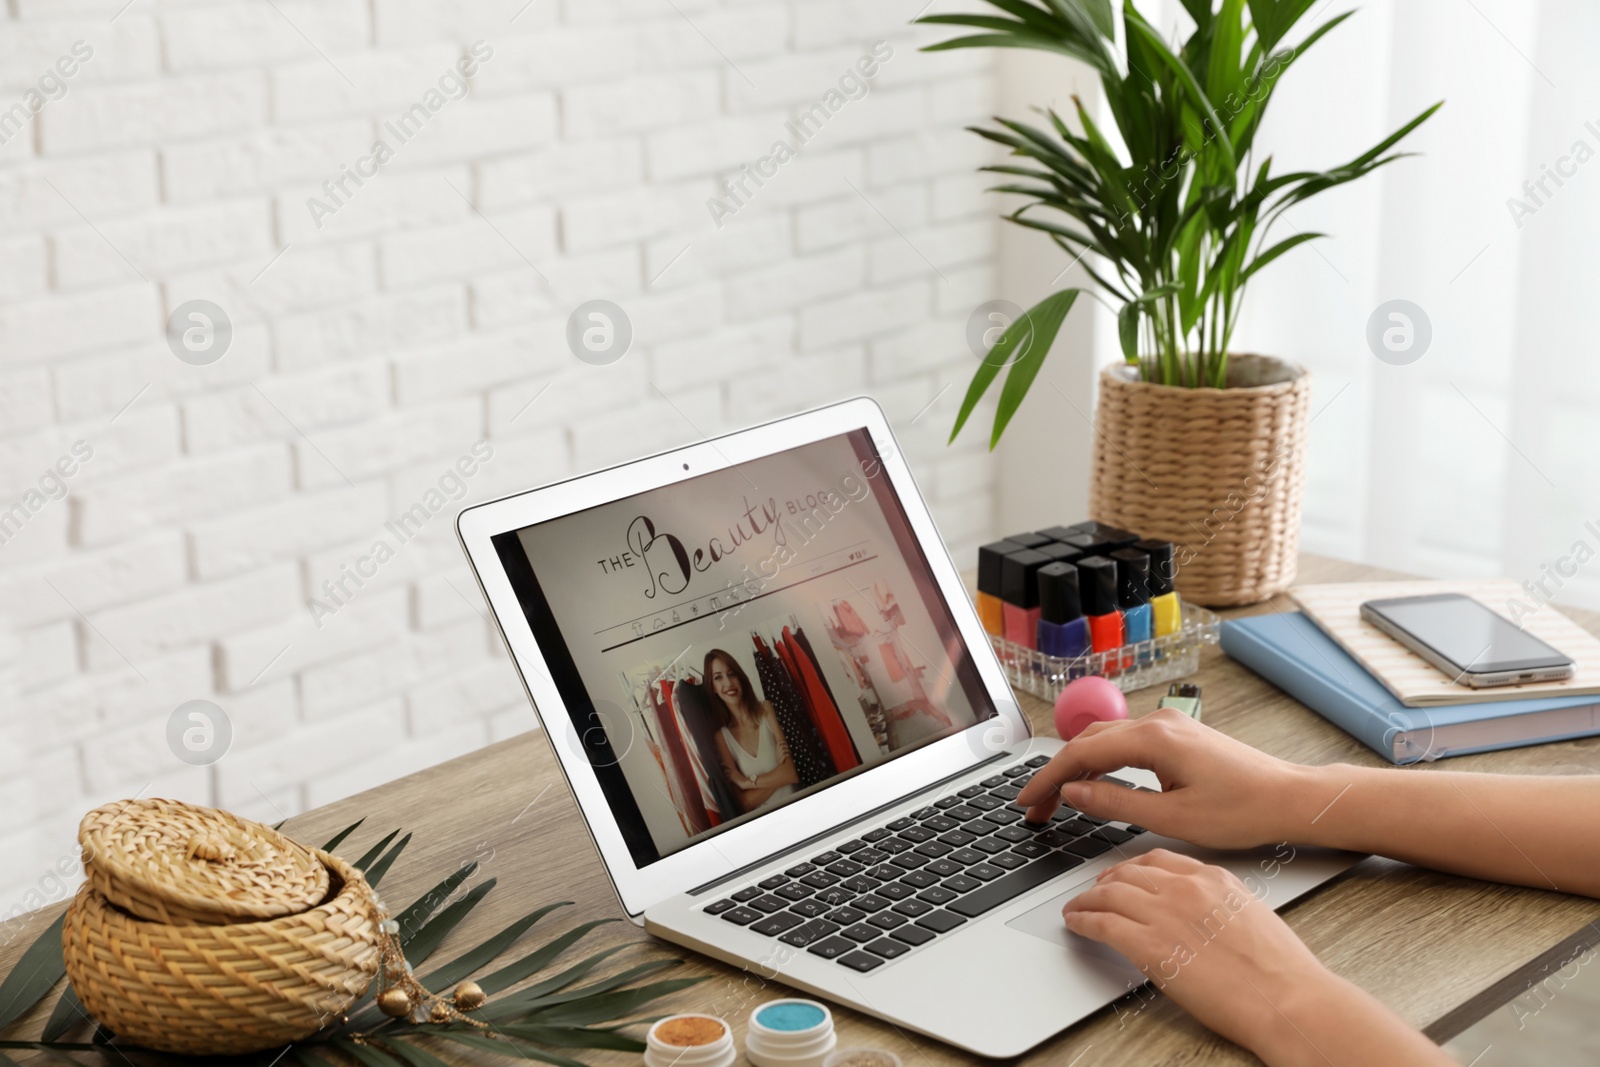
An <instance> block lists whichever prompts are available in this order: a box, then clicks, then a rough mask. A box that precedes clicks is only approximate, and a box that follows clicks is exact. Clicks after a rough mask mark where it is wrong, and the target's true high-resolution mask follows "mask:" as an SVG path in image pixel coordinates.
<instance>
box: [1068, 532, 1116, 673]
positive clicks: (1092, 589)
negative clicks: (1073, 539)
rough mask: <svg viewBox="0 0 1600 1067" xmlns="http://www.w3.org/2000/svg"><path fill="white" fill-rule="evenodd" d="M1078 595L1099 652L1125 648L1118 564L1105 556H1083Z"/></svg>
mask: <svg viewBox="0 0 1600 1067" xmlns="http://www.w3.org/2000/svg"><path fill="white" fill-rule="evenodd" d="M1076 566H1077V568H1078V596H1079V597H1080V599H1081V600H1082V602H1083V614H1084V616H1085V617H1086V618H1087V620H1088V622H1089V640H1090V642H1091V645H1092V647H1093V649H1094V651H1096V652H1109V651H1111V650H1112V649H1115V648H1121V647H1122V613H1121V612H1120V611H1118V610H1117V564H1116V562H1115V561H1114V560H1109V559H1107V558H1106V557H1104V556H1088V557H1085V558H1084V559H1080V560H1079V561H1078V562H1077V564H1076Z"/></svg>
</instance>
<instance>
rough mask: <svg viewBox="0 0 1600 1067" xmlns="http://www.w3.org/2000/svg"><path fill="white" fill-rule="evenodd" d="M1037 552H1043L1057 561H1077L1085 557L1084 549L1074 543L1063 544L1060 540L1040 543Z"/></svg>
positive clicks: (1053, 560)
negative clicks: (1045, 543) (1044, 543)
mask: <svg viewBox="0 0 1600 1067" xmlns="http://www.w3.org/2000/svg"><path fill="white" fill-rule="evenodd" d="M1034 551H1035V552H1043V553H1044V554H1045V555H1047V556H1049V557H1050V559H1051V561H1052V562H1055V563H1076V562H1077V561H1078V560H1080V559H1082V558H1083V549H1081V548H1077V547H1075V546H1073V545H1067V544H1062V543H1061V542H1060V541H1051V542H1050V543H1049V544H1048V545H1040V546H1039V547H1038V548H1036V549H1034Z"/></svg>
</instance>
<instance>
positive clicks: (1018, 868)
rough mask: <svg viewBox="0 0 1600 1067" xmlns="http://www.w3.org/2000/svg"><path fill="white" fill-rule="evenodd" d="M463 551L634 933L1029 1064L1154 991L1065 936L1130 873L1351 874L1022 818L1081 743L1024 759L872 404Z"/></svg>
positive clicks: (1334, 864) (963, 598) (951, 574)
mask: <svg viewBox="0 0 1600 1067" xmlns="http://www.w3.org/2000/svg"><path fill="white" fill-rule="evenodd" d="M457 530H458V533H459V535H460V539H461V543H462V546H463V548H464V549H465V551H466V554H467V557H468V559H469V560H470V561H471V564H472V567H473V569H474V571H475V572H476V574H477V578H478V581H479V583H480V585H481V586H482V588H483V592H484V594H485V596H486V597H487V599H488V602H489V604H490V606H491V608H492V609H493V612H494V615H495V619H496V621H497V623H498V625H499V628H500V632H501V634H502V636H503V637H504V639H505V643H506V647H507V648H508V650H509V651H510V654H511V658H512V659H513V661H514V662H515V664H516V667H517V670H518V671H519V673H520V674H521V677H522V680H523V684H524V686H525V687H526V689H527V691H528V695H529V698H530V699H531V700H532V702H533V704H534V706H535V708H536V709H537V711H538V712H539V716H540V719H541V721H542V723H543V726H544V733H545V734H546V736H547V737H548V738H549V740H550V743H551V745H552V746H553V748H554V751H555V755H556V758H557V760H558V762H559V763H560V766H561V769H562V772H563V774H564V775H565V777H566V779H567V782H568V784H569V785H570V786H571V788H572V792H573V794H574V796H575V797H576V800H577V805H578V809H579V811H580V812H581V813H582V816H583V819H584V821H585V823H586V824H587V826H588V829H589V832H590V834H591V835H592V836H593V838H594V843H595V847H596V848H597V849H598V850H599V852H600V856H601V859H602V860H603V862H604V864H605V868H606V871H607V872H608V874H609V876H610V878H611V881H612V883H613V885H614V886H615V888H616V892H617V895H618V897H619V898H620V900H621V902H622V906H623V908H624V909H625V910H626V912H627V914H628V916H629V918H630V919H632V921H633V922H635V923H637V924H639V925H642V926H643V927H644V928H645V929H646V930H648V931H649V932H651V933H652V934H655V935H657V936H659V937H661V938H664V939H666V940H668V941H672V942H675V943H677V944H679V945H683V946H686V947H688V948H691V949H694V950H697V951H699V952H702V953H705V954H706V955H708V956H712V957H715V958H717V959H719V960H723V961H726V962H727V963H730V964H733V965H734V966H738V967H743V968H746V969H748V970H749V971H751V972H753V973H754V974H756V975H757V976H759V978H760V979H761V980H763V981H778V982H782V983H784V984H786V985H788V986H791V987H794V988H796V989H800V990H804V991H806V992H808V993H811V994H815V995H817V996H820V997H824V998H827V999H829V1000H832V1001H834V1002H837V1003H839V1004H845V1005H849V1006H850V1007H852V1008H855V1009H858V1010H860V1011H862V1012H865V1013H867V1014H869V1015H874V1016H877V1017H879V1018H882V1019H885V1020H888V1021H890V1022H892V1023H894V1024H895V1025H896V1026H899V1027H902V1028H904V1029H907V1030H912V1031H915V1032H917V1033H920V1034H924V1035H927V1036H928V1037H931V1038H935V1039H938V1040H940V1041H944V1042H947V1043H949V1044H951V1045H954V1046H956V1047H958V1048H961V1049H965V1050H967V1051H969V1052H972V1053H976V1054H978V1055H981V1056H990V1057H1008V1056H1015V1055H1017V1054H1019V1053H1022V1052H1024V1051H1026V1050H1027V1049H1029V1048H1031V1047H1033V1046H1034V1045H1036V1044H1038V1043H1040V1042H1041V1041H1044V1040H1046V1039H1047V1038H1049V1037H1050V1036H1051V1035H1053V1034H1055V1033H1057V1032H1059V1031H1061V1030H1062V1029H1064V1028H1066V1027H1068V1026H1071V1025H1072V1024H1073V1023H1075V1022H1077V1021H1079V1020H1081V1019H1083V1018H1085V1017H1087V1016H1089V1015H1092V1014H1093V1013H1095V1012H1097V1011H1099V1010H1100V1009H1102V1008H1103V1007H1105V1006H1106V1005H1107V1004H1110V1003H1111V1002H1112V1001H1115V1000H1117V999H1118V998H1121V997H1124V996H1126V995H1128V994H1129V993H1130V992H1133V991H1136V990H1138V989H1139V988H1140V987H1141V986H1142V985H1144V983H1145V982H1146V981H1147V980H1148V979H1149V977H1150V976H1148V975H1146V974H1143V973H1141V972H1140V971H1139V970H1137V969H1135V968H1134V967H1133V965H1132V964H1130V963H1129V962H1128V961H1127V960H1126V959H1123V958H1122V957H1121V956H1119V955H1117V954H1116V953H1115V952H1113V951H1111V950H1110V949H1108V948H1106V947H1104V946H1102V945H1100V944H1098V943H1095V942H1092V941H1088V940H1086V939H1083V938H1080V937H1078V936H1077V935H1074V934H1071V933H1069V932H1068V931H1067V929H1066V928H1065V926H1064V925H1063V924H1062V920H1061V908H1062V905H1063V904H1064V903H1065V902H1066V901H1067V900H1068V899H1070V898H1071V897H1072V896H1073V895H1074V894H1075V893H1078V892H1081V891H1082V890H1084V889H1086V888H1087V887H1088V886H1089V885H1091V884H1092V883H1093V881H1094V878H1095V875H1097V874H1098V873H1099V872H1100V871H1101V870H1103V869H1104V868H1105V867H1107V866H1109V865H1110V864H1112V863H1115V862H1117V861H1119V860H1123V859H1127V858H1129V857H1131V856H1136V855H1138V854H1140V853H1142V852H1146V851H1148V850H1150V849H1153V848H1156V847H1165V848H1170V849H1174V850H1177V851H1182V852H1186V853H1189V854H1191V855H1196V856H1199V857H1200V858H1202V859H1205V860H1207V861H1209V862H1221V863H1223V864H1224V865H1226V866H1228V867H1230V868H1232V869H1233V870H1234V871H1235V873H1237V874H1238V875H1239V876H1240V877H1241V878H1242V879H1244V880H1245V884H1246V885H1247V886H1251V887H1252V888H1253V889H1256V888H1257V887H1259V889H1258V890H1257V891H1258V894H1259V895H1261V896H1263V897H1264V898H1265V899H1267V900H1268V901H1269V902H1270V903H1271V904H1272V905H1273V906H1274V907H1278V906H1281V905H1283V904H1285V903H1287V902H1288V901H1291V900H1293V899H1295V898H1296V897H1298V896H1300V895H1302V894H1304V893H1306V892H1307V891H1309V890H1311V889H1312V888H1314V887H1315V886H1317V885H1319V884H1321V883H1322V882H1324V881H1326V880H1328V879H1329V878H1332V877H1334V876H1336V875H1338V874H1339V873H1341V872H1342V871H1344V870H1345V869H1347V868H1348V867H1349V866H1351V865H1352V864H1353V863H1354V862H1356V859H1357V857H1353V856H1350V855H1348V854H1345V853H1333V852H1323V851H1318V850H1312V849H1305V848H1298V847H1294V846H1290V845H1283V846H1280V847H1278V848H1276V849H1265V850H1261V851H1259V852H1250V853H1230V854H1227V855H1220V856H1219V855H1215V854H1212V853H1209V852H1206V851H1205V850H1202V849H1197V848H1194V847H1192V846H1189V845H1186V844H1182V843H1180V842H1176V841H1173V840H1170V839H1166V838H1162V837H1159V836H1157V835H1156V834H1154V833H1150V832H1147V831H1146V830H1144V829H1143V828H1142V827H1138V826H1130V825H1127V824H1121V823H1114V822H1112V823H1106V822H1102V821H1100V820H1098V819H1093V818H1090V817H1088V816H1085V815H1082V814H1079V813H1076V812H1073V811H1072V810H1071V809H1070V808H1064V809H1063V810H1062V811H1061V812H1060V813H1058V814H1057V816H1056V817H1055V819H1053V820H1052V822H1051V823H1050V824H1049V825H1047V826H1043V827H1035V826H1030V825H1028V824H1027V822H1026V821H1025V820H1024V818H1023V814H1022V812H1021V810H1020V809H1019V808H1018V806H1017V805H1016V804H1015V803H1014V800H1015V797H1016V796H1017V794H1018V792H1019V791H1020V789H1021V787H1022V786H1023V785H1024V784H1025V783H1026V782H1027V781H1028V777H1029V775H1030V774H1032V773H1033V772H1034V770H1035V769H1036V768H1038V767H1040V766H1042V765H1043V764H1044V763H1045V762H1046V761H1047V760H1048V759H1049V758H1050V756H1051V755H1053V754H1054V753H1055V752H1056V751H1058V750H1059V749H1060V748H1061V747H1062V742H1061V741H1060V740H1058V739H1056V738H1051V737H1034V736H1030V731H1029V727H1028V723H1027V720H1026V718H1025V717H1024V715H1023V713H1022V709H1021V708H1020V707H1019V706H1018V703H1017V699H1016V697H1015V695H1014V694H1013V692H1012V690H1011V687H1010V686H1009V685H1008V684H1007V682H1006V679H1005V676H1004V674H1003V673H1002V669H1001V665H1000V663H999V662H998V661H997V659H996V658H995V655H994V652H993V651H992V649H991V647H990V644H989V640H988V636H987V635H986V634H985V632H984V630H983V628H982V626H981V625H980V623H979V621H978V616H977V614H976V612H975V610H974V608H973V606H972V604H971V602H970V600H969V599H968V594H967V592H966V589H965V587H964V585H963V583H962V579H961V576H960V574H959V573H958V571H957V569H956V566H955V564H954V563H952V562H951V559H950V556H949V554H948V553H947V552H946V551H945V548H944V546H943V544H942V542H941V541H940V539H939V533H938V531H937V530H936V529H935V527H934V522H933V519H932V517H931V516H930V514H929V512H928V507H927V505H926V503H925V502H924V501H923V499H922V497H921V495H920V494H919V492H918V490H917V486H916V483H915V482H914V481H913V479H912V476H911V471H910V469H909V468H908V467H907V465H906V462H905V459H904V457H903V456H902V455H901V454H900V451H899V449H898V448H897V446H896V444H895V439H894V436H893V434H892V433H891V432H890V429H889V423H888V420H887V419H886V418H885V417H884V414H883V412H882V411H881V410H880V409H879V408H878V406H877V405H876V404H875V403H874V402H873V401H871V400H870V399H865V398H862V399H856V400H850V401H846V402H844V403H840V404H835V405H833V406H830V407H825V408H822V409H819V410H816V411H811V412H808V413H805V414H801V415H796V416H794V417H792V418H787V419H783V420H781V421H778V422H773V423H770V424H767V425H763V426H757V427H754V428H752V429H747V430H743V431H740V432H737V433H733V434H729V435H727V436H724V437H719V438H715V439H711V440H706V441H703V442H701V443H699V444H693V445H689V446H687V447H684V448H680V449H677V450H674V451H671V452H665V453H662V454H660V455H654V456H650V457H647V458H644V459H640V460H637V461H635V462H632V463H627V464H623V465H621V466H617V467H612V468H610V469H607V470H602V471H597V472H595V473H592V474H587V475H583V476H581V477H577V478H573V479H570V480H567V481H564V482H559V483H557V484H553V485H547V486H544V487H542V488H539V489H533V490H530V491H528V492H525V493H519V494H517V495H514V496H510V497H507V498H504V499H501V500H496V501H492V502H489V503H485V504H480V505H477V506H475V507H471V508H468V509H466V510H465V511H463V512H462V513H461V515H460V518H459V521H458V523H457ZM1114 777H1115V778H1116V779H1117V780H1119V781H1122V782H1123V784H1126V785H1127V786H1129V787H1130V788H1156V787H1157V785H1158V783H1157V782H1156V781H1155V780H1154V778H1153V776H1151V775H1148V774H1147V773H1145V772H1143V771H1139V770H1127V771H1123V772H1119V774H1117V775H1116V776H1114Z"/></svg>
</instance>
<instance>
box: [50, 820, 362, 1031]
mask: <svg viewBox="0 0 1600 1067" xmlns="http://www.w3.org/2000/svg"><path fill="white" fill-rule="evenodd" d="M78 841H79V843H80V844H81V845H82V846H83V859H84V867H85V870H86V872H87V874H88V881H87V882H86V883H85V884H84V885H83V887H82V888H81V889H79V891H78V895H77V896H76V897H75V898H74V899H73V901H72V905H71V906H70V907H69V908H68V909H67V917H66V925H65V927H64V929H63V931H62V948H63V953H64V956H65V959H66V965H67V976H68V977H69V978H70V979H71V981H72V988H73V989H74V990H75V991H76V992H77V994H78V998H79V999H80V1000H81V1001H82V1002H83V1006H84V1007H85V1008H87V1009H88V1010H89V1012H90V1014H92V1015H93V1016H94V1017H95V1018H96V1019H98V1020H99V1021H100V1022H101V1023H103V1024H105V1025H106V1026H107V1027H108V1028H110V1029H111V1031H112V1032H113V1033H115V1034H116V1035H117V1037H118V1038H119V1039H120V1040H122V1041H124V1042H126V1043H130V1044H136V1045H140V1046H143V1047H145V1048H151V1049H158V1050H160V1051H163V1052H175V1053H186V1054H194V1055H223V1054H232V1053H241V1052H252V1051H256V1050H260V1049H266V1048H273V1047H276V1046H281V1045H283V1044H285V1043H287V1042H289V1041H293V1040H297V1039H300V1038H305V1037H309V1036H310V1035H311V1034H314V1033H316V1032H317V1030H319V1029H321V1028H322V1027H323V1026H325V1025H327V1024H328V1023H330V1022H332V1021H334V1020H335V1019H336V1018H337V1016H338V1015H339V1013H340V1012H341V1011H343V1010H344V1008H345V1007H347V1006H348V1005H349V1004H350V1003H351V1002H352V1001H353V1000H354V999H355V998H356V997H358V996H360V995H361V994H362V993H363V992H365V991H366V988H367V986H368V985H369V984H370V983H371V981H372V979H373V977H374V976H375V975H376V974H377V971H378V967H379V964H380V958H381V957H380V949H379V944H378V938H379V931H378V928H377V926H376V923H375V921H374V917H373V911H372V891H371V889H370V888H368V887H367V884H366V882H365V880H364V879H363V878H362V875H361V872H360V871H358V870H356V869H355V868H353V867H351V866H349V865H348V864H346V863H345V862H343V861H342V860H340V859H338V858H337V857H335V856H333V855H330V854H329V853H326V852H322V851H319V850H316V849H309V848H306V847H304V846H302V845H299V844H297V843H295V842H294V841H291V840H289V839H288V838H287V837H284V836H283V835H282V834H280V833H278V832H276V831H274V830H271V829H268V828H267V827H265V826H262V825H260V824H258V823H253V822H249V821H248V820H245V819H240V818H238V817H236V816H234V815H231V814H229V813H228V812H225V811H217V810H214V809H211V808H201V807H195V806H193V805H189V804H184V803H180V802H178V801H172V800H124V801H119V802H117V803H115V804H108V805H106V806H105V807H102V808H96V809H95V810H94V811H91V812H90V813H89V814H88V815H86V816H84V819H83V823H82V825H81V826H80V827H79V828H78Z"/></svg>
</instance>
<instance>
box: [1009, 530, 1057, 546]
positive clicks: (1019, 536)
mask: <svg viewBox="0 0 1600 1067" xmlns="http://www.w3.org/2000/svg"><path fill="white" fill-rule="evenodd" d="M1005 540H1007V541H1010V542H1011V543H1012V544H1016V545H1021V546H1022V547H1023V548H1038V547H1039V546H1040V545H1045V544H1049V543H1050V538H1048V537H1046V536H1045V535H1044V534H1036V533H1014V534H1006V536H1005Z"/></svg>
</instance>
